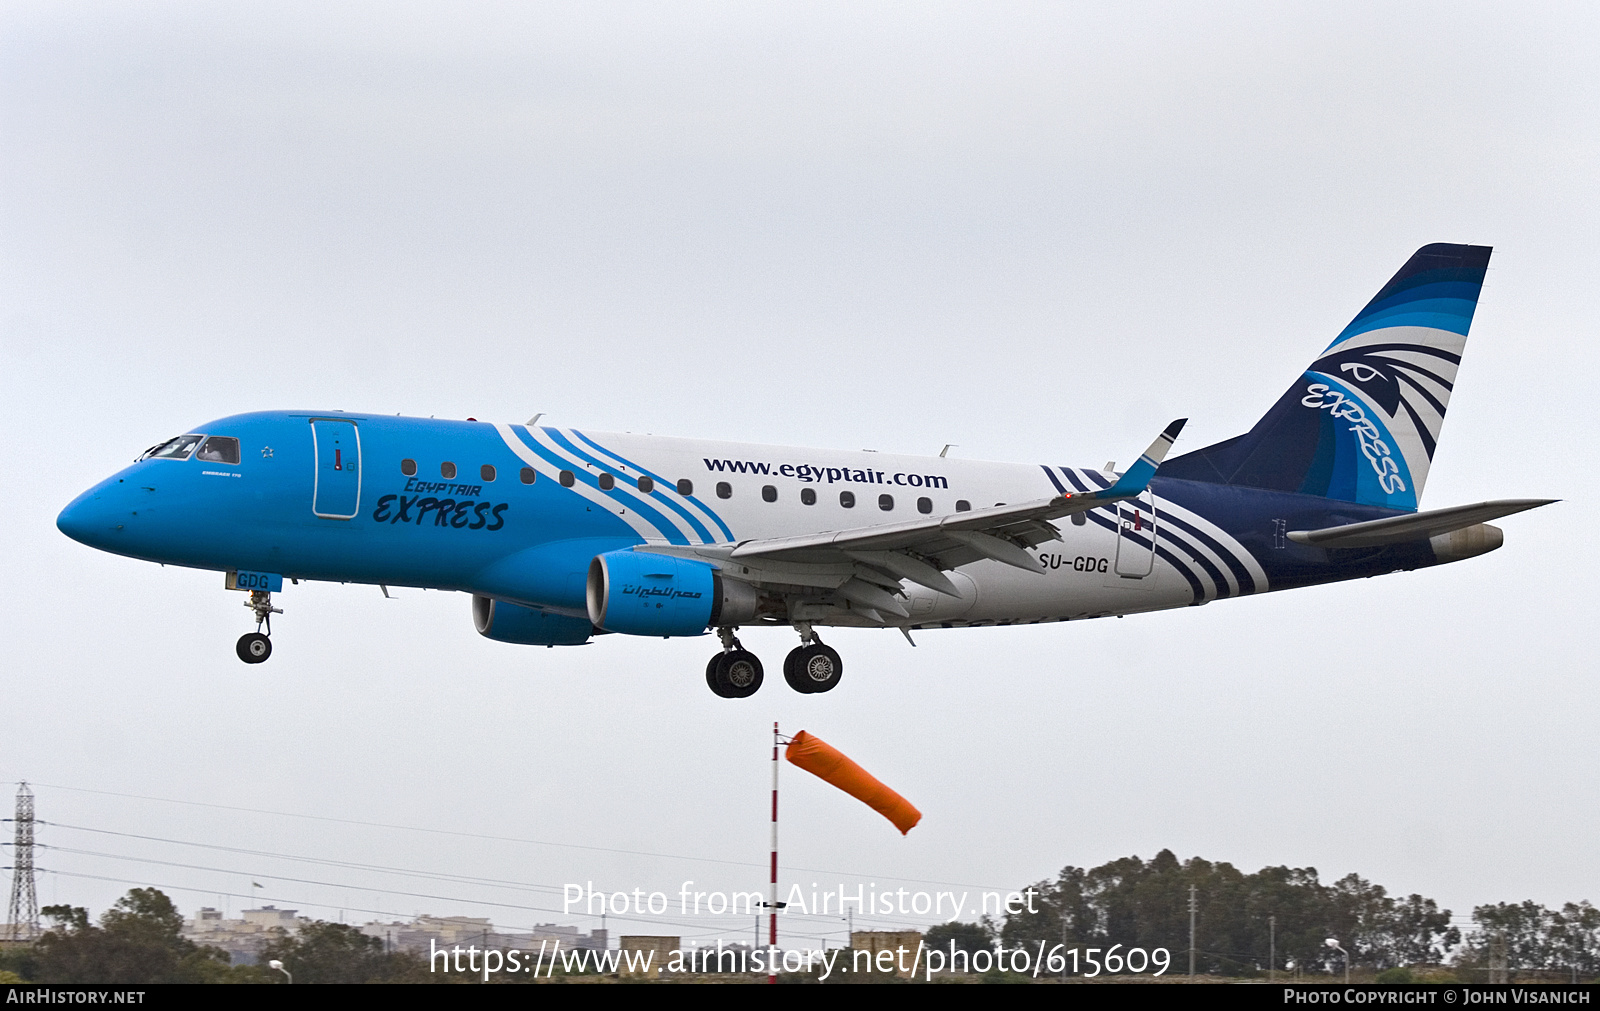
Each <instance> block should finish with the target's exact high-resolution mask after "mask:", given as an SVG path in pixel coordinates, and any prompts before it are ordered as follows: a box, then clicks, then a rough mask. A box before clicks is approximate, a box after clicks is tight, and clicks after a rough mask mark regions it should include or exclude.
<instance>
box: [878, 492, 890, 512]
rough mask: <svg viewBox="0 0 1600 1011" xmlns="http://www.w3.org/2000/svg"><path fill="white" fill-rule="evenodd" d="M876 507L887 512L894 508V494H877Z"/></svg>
mask: <svg viewBox="0 0 1600 1011" xmlns="http://www.w3.org/2000/svg"><path fill="white" fill-rule="evenodd" d="M878 508H879V509H882V510H883V511H884V512H888V511H889V510H890V509H893V508H894V496H893V495H879V496H878Z"/></svg>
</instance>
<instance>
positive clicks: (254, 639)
mask: <svg viewBox="0 0 1600 1011" xmlns="http://www.w3.org/2000/svg"><path fill="white" fill-rule="evenodd" d="M234 651H235V652H236V653H238V654H239V659H241V660H243V661H244V662H245V663H261V662H262V661H264V660H266V658H267V657H269V656H271V655H272V640H271V639H268V638H267V637H266V636H264V635H262V634H261V633H260V632H246V633H245V634H244V635H241V636H240V637H239V645H238V646H236V647H235V648H234Z"/></svg>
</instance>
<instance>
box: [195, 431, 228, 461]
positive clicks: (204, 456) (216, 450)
mask: <svg viewBox="0 0 1600 1011" xmlns="http://www.w3.org/2000/svg"><path fill="white" fill-rule="evenodd" d="M194 458H195V459H196V460H203V461H205V462H206V463H238V462H239V440H238V439H234V438H230V437H229V436H226V435H213V436H212V437H211V438H209V439H207V440H206V441H205V445H203V446H201V447H200V452H198V453H196V454H195V455H194Z"/></svg>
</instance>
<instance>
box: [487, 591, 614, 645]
mask: <svg viewBox="0 0 1600 1011" xmlns="http://www.w3.org/2000/svg"><path fill="white" fill-rule="evenodd" d="M472 624H473V625H475V626H476V627H477V629H478V634H479V635H481V636H483V637H484V638H485V639H493V640H495V641H496V642H515V643H520V644H522V645H524V646H582V645H583V644H584V643H586V642H588V641H589V637H590V636H591V635H593V634H594V625H593V624H592V623H591V622H590V621H589V619H587V618H569V617H567V616H566V615H564V614H551V613H550V612H548V611H538V610H535V609H533V608H531V607H523V606H521V605H520V604H508V603H506V602H505V601H503V600H494V599H492V598H489V597H480V596H477V595H476V594H474V595H473V598H472Z"/></svg>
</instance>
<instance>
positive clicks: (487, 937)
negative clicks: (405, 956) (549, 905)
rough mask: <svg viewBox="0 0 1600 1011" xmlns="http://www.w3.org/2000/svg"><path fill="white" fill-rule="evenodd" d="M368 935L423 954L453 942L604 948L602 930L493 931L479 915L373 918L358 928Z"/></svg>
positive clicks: (543, 925) (522, 947) (545, 926)
mask: <svg viewBox="0 0 1600 1011" xmlns="http://www.w3.org/2000/svg"><path fill="white" fill-rule="evenodd" d="M358 929H359V930H360V931H361V932H362V933H363V934H366V935H367V936H368V937H376V938H378V939H379V940H381V941H383V943H384V947H385V948H386V949H387V950H389V951H409V952H412V953H415V954H422V955H427V954H430V953H431V952H432V951H434V950H435V949H437V948H453V947H456V946H457V945H459V946H461V947H463V948H466V947H476V948H480V949H481V948H498V949H500V950H502V951H510V950H518V951H538V950H539V947H540V945H541V944H543V945H545V946H546V947H552V948H553V947H554V946H555V945H556V944H560V945H561V947H562V948H563V949H567V950H571V949H574V948H593V949H598V950H604V949H605V947H606V944H607V937H606V931H604V930H593V931H590V932H589V933H587V934H585V933H582V932H580V931H579V930H578V928H577V927H568V926H562V925H560V924H555V923H541V924H538V925H536V926H535V927H534V928H533V930H532V931H531V932H529V933H522V932H511V931H503V930H496V929H495V926H494V924H493V923H491V922H489V920H488V919H487V918H486V917H479V916H430V915H427V914H424V915H422V916H418V917H417V918H416V919H414V920H412V921H411V922H410V923H402V922H400V921H398V920H393V921H390V922H388V923H383V922H380V921H377V920H374V921H372V922H370V923H365V924H362V925H361V927H359V928H358Z"/></svg>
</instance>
